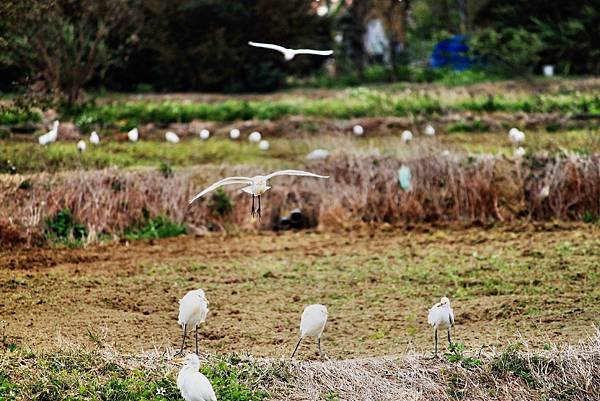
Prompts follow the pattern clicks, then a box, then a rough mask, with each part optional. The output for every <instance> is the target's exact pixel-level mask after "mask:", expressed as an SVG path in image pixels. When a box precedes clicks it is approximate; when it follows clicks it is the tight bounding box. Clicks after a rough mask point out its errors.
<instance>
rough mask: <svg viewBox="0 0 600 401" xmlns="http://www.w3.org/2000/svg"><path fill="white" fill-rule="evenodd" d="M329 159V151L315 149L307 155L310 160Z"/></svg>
mask: <svg viewBox="0 0 600 401" xmlns="http://www.w3.org/2000/svg"><path fill="white" fill-rule="evenodd" d="M328 157H329V151H328V150H325V149H315V150H313V151H312V152H310V153H309V154H307V155H306V158H307V159H308V160H321V159H327V158H328Z"/></svg>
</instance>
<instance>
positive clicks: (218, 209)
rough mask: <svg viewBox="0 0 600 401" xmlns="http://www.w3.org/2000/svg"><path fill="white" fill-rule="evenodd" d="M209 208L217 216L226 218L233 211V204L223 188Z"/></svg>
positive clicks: (211, 201) (214, 195) (212, 200)
mask: <svg viewBox="0 0 600 401" xmlns="http://www.w3.org/2000/svg"><path fill="white" fill-rule="evenodd" d="M208 208H209V209H210V211H211V212H212V214H213V215H215V216H225V215H226V214H228V213H230V212H231V210H232V209H233V203H232V202H231V198H230V197H229V196H228V195H227V194H226V193H225V191H223V189H222V188H219V189H218V190H216V191H215V193H214V194H213V196H212V197H211V199H210V202H209V203H208Z"/></svg>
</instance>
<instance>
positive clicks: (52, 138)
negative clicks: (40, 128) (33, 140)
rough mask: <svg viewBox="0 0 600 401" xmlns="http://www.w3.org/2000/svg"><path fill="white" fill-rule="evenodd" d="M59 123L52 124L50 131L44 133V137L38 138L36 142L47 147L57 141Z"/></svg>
mask: <svg viewBox="0 0 600 401" xmlns="http://www.w3.org/2000/svg"><path fill="white" fill-rule="evenodd" d="M59 124H60V123H59V121H58V120H56V121H54V122H53V123H52V128H51V129H50V131H48V132H46V133H45V134H44V135H41V136H40V137H39V138H38V142H39V143H40V145H48V144H49V143H52V142H56V140H57V139H58V126H59Z"/></svg>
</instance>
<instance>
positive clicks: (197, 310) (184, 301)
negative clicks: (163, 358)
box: [177, 289, 208, 355]
mask: <svg viewBox="0 0 600 401" xmlns="http://www.w3.org/2000/svg"><path fill="white" fill-rule="evenodd" d="M207 314H208V301H207V299H206V295H205V294H204V290H201V289H198V290H193V291H190V292H188V293H187V294H185V296H184V297H183V298H181V299H180V300H179V318H178V320H177V321H178V323H179V325H180V326H181V327H182V328H183V340H182V341H181V350H179V352H178V355H181V354H183V349H184V347H185V338H186V336H187V331H188V329H193V330H195V331H196V354H198V327H199V326H200V323H204V322H205V321H206V315H207Z"/></svg>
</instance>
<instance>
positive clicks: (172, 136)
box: [165, 131, 179, 143]
mask: <svg viewBox="0 0 600 401" xmlns="http://www.w3.org/2000/svg"><path fill="white" fill-rule="evenodd" d="M165 139H166V140H167V142H169V143H179V136H177V134H176V133H174V132H173V131H167V132H166V133H165Z"/></svg>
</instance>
